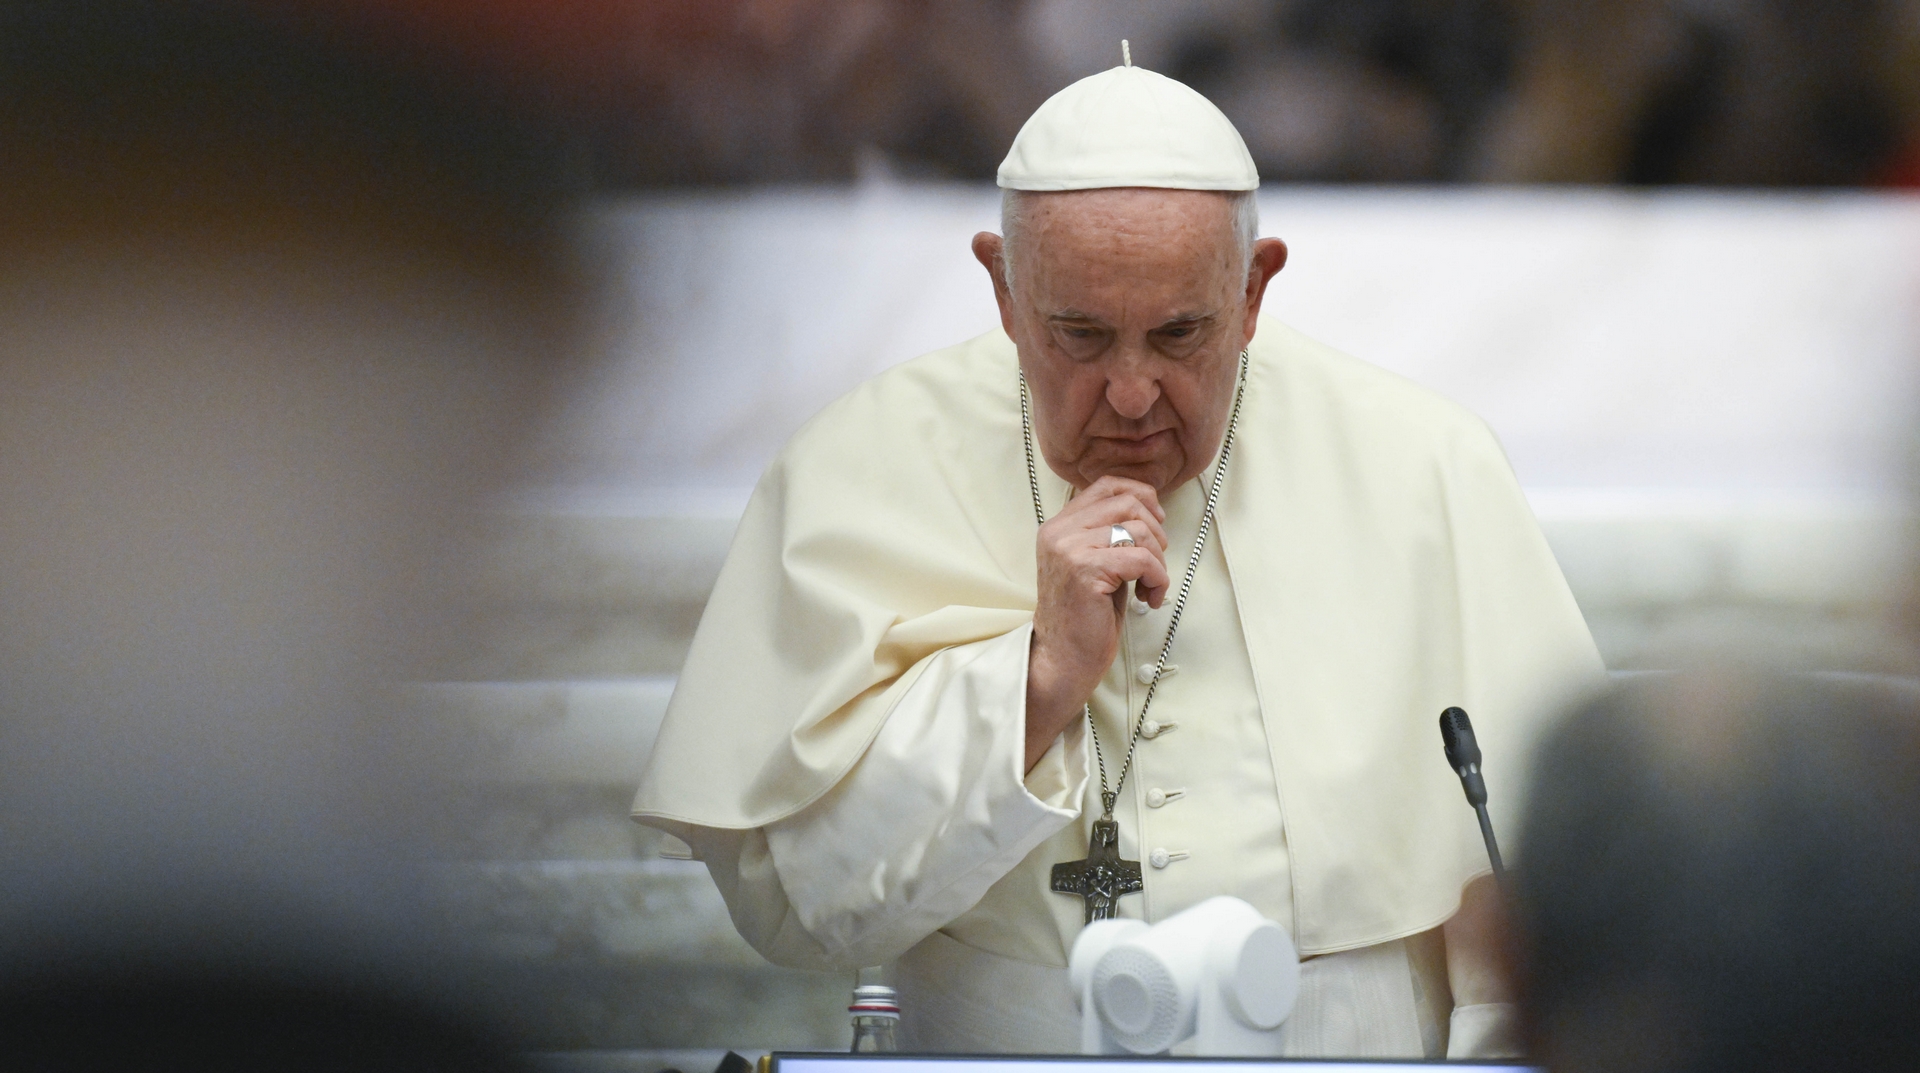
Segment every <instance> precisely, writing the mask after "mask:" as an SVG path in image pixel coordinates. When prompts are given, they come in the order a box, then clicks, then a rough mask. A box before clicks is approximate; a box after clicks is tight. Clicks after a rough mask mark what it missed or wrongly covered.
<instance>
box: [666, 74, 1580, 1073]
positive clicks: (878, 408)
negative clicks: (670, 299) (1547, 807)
mask: <svg viewBox="0 0 1920 1073" xmlns="http://www.w3.org/2000/svg"><path fill="white" fill-rule="evenodd" d="M1258 182H1259V180H1258V176H1257V175H1256V174H1255V172H1254V167H1253V163H1252V160H1251V159H1250V158H1249V157H1248V155H1247V152H1246V149H1245V147H1244V145H1243V144H1242V142H1241V140H1240V138H1239V135H1238V134H1237V133H1236V132H1235V131H1234V129H1233V127H1232V125H1231V124H1230V123H1228V122H1227V120H1226V117H1225V116H1223V115H1221V114H1220V112H1219V111H1218V110H1217V109H1215V108H1214V107H1213V106H1212V105H1211V104H1210V103H1208V102H1207V101H1206V100H1205V99H1204V98H1202V97H1200V96H1199V95H1198V94H1196V93H1194V92H1193V91H1192V90H1190V89H1188V88H1187V87H1185V86H1182V85H1180V84H1179V83H1177V82H1173V81H1171V80H1169V79H1165V78H1162V77H1160V76H1158V75H1155V74H1152V73H1150V72H1147V71H1143V70H1141V69H1139V68H1135V67H1132V66H1122V67H1117V68H1114V69H1112V70H1110V71H1107V72H1105V73H1103V74H1100V75H1095V76H1093V77H1091V78H1088V79H1084V80H1082V81H1081V82H1079V83H1076V84H1075V85H1073V86H1071V87H1068V88H1067V89H1066V90H1063V91H1062V92H1061V93H1059V94H1057V95H1056V96H1055V97H1054V98H1052V99H1051V100H1049V101H1048V102H1047V103H1046V104H1045V105H1043V106H1042V107H1041V109H1040V110H1039V111H1038V112H1036V113H1035V115H1034V116H1033V117H1032V119H1030V120H1029V121H1028V123H1027V125H1026V126H1025V127H1024V128H1023V129H1022V131H1021V132H1020V135H1019V137H1018V138H1017V139H1016V140H1015V143H1014V146H1013V148H1012V151H1011V152H1010V153H1009V155H1008V157H1007V161H1006V163H1005V164H1004V165H1002V168H1001V173H1000V184H1001V186H1002V187H1004V188H1006V191H1007V193H1006V196H1005V201H1004V221H1003V226H1002V231H1003V235H1001V236H995V235H991V234H982V235H979V236H977V237H976V238H975V240H974V245H973V252H974V255H975V256H976V257H977V258H978V259H979V261H980V262H981V264H982V265H984V266H985V268H986V270H987V273H988V275H989V276H990V277H991V279H992V282H993V289H994V294H995V297H996V299H997V300H998V302H999V306H1000V316H1001V329H1002V330H1000V331H995V332H992V333H989V334H987V335H984V336H981V337H980V338H978V339H975V340H973V341H971V342H968V343H963V344H961V345H959V346H956V347H953V348H951V349H948V350H943V351H939V352H937V353H934V354H930V355H927V356H925V357H923V358H920V359H919V360H916V361H912V362H908V363H906V364H904V365H902V366H900V367H898V368H896V369H894V370H892V371H890V372H887V373H885V374H883V375H881V376H879V377H876V378H875V379H874V380H872V381H870V382H868V383H867V384H865V385H862V386H861V387H860V388H858V389H856V390H855V391H854V392H852V393H851V394H849V395H847V396H846V397H844V398H842V399H840V400H839V401H838V402H836V403H834V404H833V405H831V406H829V407H828V408H827V409H826V410H825V411H823V412H822V413H821V414H820V415H819V416H818V417H816V418H815V419H814V420H813V421H812V422H810V423H809V424H808V425H807V426H806V427H805V428H804V429H802V430H801V432H800V433H799V434H798V435H796V436H795V437H794V439H793V441H792V443H791V444H789V446H788V447H787V449H786V450H785V452H784V453H783V454H782V455H781V457H780V458H779V459H778V460H777V461H776V462H775V463H774V464H773V466H772V467H771V468H770V469H769V470H768V472H767V474H766V476H765V477H764V478H763V480H762V481H761V484H760V486H759V488H758V489H757V490H756V492H755V494H754V497H753V500H752V502H751V503H750V505H749V506H748V508H747V513H746V515H745V517H744V518H743V519H742V522H741V526H740V530H739V534H738V535H737V537H736V538H735V542H734V546H733V549H732V551H731V552H730V554H729V556H728V560H727V565H726V568H725V569H724V570H723V571H722V574H721V576H720V579H719V582H718V584H717V585H716V587H715V589H714V593H713V596H712V598H711V601H710V602H709V604H708V607H707V611H706V615H705V617H704V619H703V620H702V622H701V625H700V630H699V633H698V634H697V636H696V637H695V640H694V646H693V650H692V652H691V654H690V655H689V657H688V660H687V664H686V667H685V670H684V671H683V673H682V677H681V680H680V686H679V689H678V691H677V692H676V694H675V697H674V700H673V704H672V706H671V708H670V710H669V712H668V716H667V720H666V723H665V725H664V727H663V729H662V731H661V735H660V738H659V743H658V745H657V746H656V749H655V752H654V756H653V759H652V761H651V763H650V765H649V768H648V771H647V773H646V776H645V778H644V780H643V783H642V786H641V789H640V793H639V796H638V799H637V800H636V802H635V816H636V817H637V818H639V819H640V820H641V821H642V822H645V823H648V824H652V825H654V826H657V827H660V828H663V829H665V830H668V831H671V832H673V833H675V834H678V835H680V836H681V837H682V838H684V839H686V841H687V842H688V843H689V844H691V845H692V846H693V848H694V850H695V852H696V854H697V855H698V856H699V857H700V859H702V860H703V861H705V862H706V863H707V866H708V868H709V869H710V871H711V872H712V874H713V877H714V879H715V881H716V882H717V883H718V885H719V887H720V889H721V892H722V893H723V894H724V895H725V896H726V899H727V903H728V905H729V907H730V909H731V911H732V913H733V918H734V923H735V925H736V926H737V927H738V928H739V930H740V932H741V934H742V935H744V936H745V937H746V938H747V939H748V941H749V942H751V943H753V945H754V946H755V947H756V948H757V949H758V950H760V951H761V952H762V953H764V954H765V955H766V956H767V957H769V958H771V959H772V960H774V961H777V962H781V963H783V964H791V965H799V966H811V967H821V968H825V967H842V968H844V967H852V966H863V965H874V964H879V963H883V962H892V963H893V969H892V971H893V974H894V979H895V981H896V983H897V984H898V985H899V987H900V989H901V999H902V1004H903V1012H904V1018H903V1021H902V1026H901V1027H902V1034H903V1036H904V1037H905V1039H904V1042H905V1044H906V1045H908V1046H911V1047H914V1048H916V1049H929V1050H931V1049H939V1050H967V1051H985V1050H1009V1051H1035V1052H1043V1051H1071V1050H1074V1049H1076V1047H1077V1043H1078V1014H1077V1012H1076V1007H1075V1003H1074V999H1073V996H1072V994H1071V992H1070V989H1069V987H1068V982H1067V974H1066V971H1065V965H1066V957H1067V951H1068V949H1069V947H1070V946H1071V944H1072V942H1073V939H1074V936H1075V935H1076V934H1077V933H1078V932H1079V930H1080V928H1081V927H1082V926H1084V924H1085V923H1086V922H1087V921H1089V920H1091V919H1094V918H1096V917H1101V916H1107V915H1114V914H1117V915H1122V916H1131V917H1139V918H1143V919H1147V920H1157V919H1161V918H1164V917H1166V916H1168V915H1171V914H1173V913H1175V912H1178V911H1179V910H1181V909H1183V908H1186V907H1187V906H1189V905H1192V904H1194V903H1196V902H1198V901H1200V900H1202V899H1205V898H1207V897H1210V896H1213V895H1217V894H1231V895H1235V896H1238V897H1240V898H1243V899H1245V900H1246V901H1248V902H1251V903H1252V904H1253V905H1254V906H1255V907H1256V908H1258V909H1260V910H1261V911H1262V912H1263V913H1265V914H1266V915H1267V916H1268V917H1270V918H1272V919H1274V920H1277V921H1279V922H1281V923H1282V924H1283V925H1284V926H1286V927H1287V928H1288V929H1289V930H1290V931H1291V933H1292V935H1293V937H1294V940H1295V943H1296V945H1297V946H1298V947H1299V949H1300V950H1301V952H1302V953H1303V955H1306V956H1307V958H1308V960H1307V961H1306V963H1305V964H1304V966H1303V970H1302V971H1303V991H1302V999H1301V1002H1300V1004H1299V1007H1298V1008H1297V1009H1296V1011H1295V1013H1294V1015H1293V1017H1292V1019H1291V1020H1290V1021H1289V1024H1288V1028H1287V1033H1288V1035H1287V1046H1288V1049H1289V1052H1290V1053H1298V1054H1334V1055H1339V1054H1349V1055H1368V1054H1373V1055H1402V1056H1420V1055H1424V1054H1443V1053H1446V1052H1447V1051H1448V1050H1449V1046H1448V1035H1449V1030H1450V1029H1451V1035H1452V1041H1451V1042H1452V1046H1451V1050H1452V1051H1453V1052H1454V1053H1469V1052H1472V1051H1474V1050H1476V1049H1478V1050H1486V1049H1497V1048H1498V1046H1499V1044H1498V1042H1497V1037H1498V1036H1499V1035H1500V1033H1501V1030H1502V1028H1503V1025H1504V1022H1505V1016H1504V1011H1505V1010H1506V1008H1507V1007H1506V1006H1505V1004H1504V1002H1503V1001H1502V1000H1503V999H1504V996H1503V995H1502V994H1500V992H1499V989H1498V987H1497V986H1496V985H1495V984H1494V983H1492V982H1490V981H1491V976H1490V974H1489V972H1488V970H1487V968H1486V966H1487V964H1488V959H1487V958H1486V957H1485V956H1483V955H1484V953H1485V951H1484V950H1483V947H1485V946H1486V944H1485V943H1484V942H1482V941H1480V940H1479V938H1478V935H1477V932H1476V931H1475V929H1473V928H1471V927H1469V926H1467V925H1468V924H1469V923H1470V922H1471V920H1472V919H1473V918H1474V916H1475V915H1476V914H1475V910H1474V908H1473V899H1472V898H1469V899H1468V908H1467V910H1466V911H1465V912H1464V913H1461V907H1462V891H1463V889H1467V888H1468V885H1469V882H1470V881H1472V880H1474V878H1475V877H1476V876H1477V875H1479V874H1480V873H1482V872H1484V871H1486V867H1487V865H1486V857H1485V854H1484V851H1483V849H1482V848H1481V845H1480V841H1479V838H1478V834H1477V828H1476V827H1475V825H1474V822H1473V819H1472V813H1471V812H1470V811H1469V810H1468V809H1467V808H1466V806H1465V804H1464V803H1463V802H1462V801H1461V800H1460V790H1459V787H1458V784H1457V782H1456V781H1455V780H1454V779H1453V776H1452V773H1451V772H1450V771H1449V769H1448V768H1447V766H1446V764H1445V763H1444V761H1443V760H1442V758H1441V753H1440V748H1439V743H1438V740H1437V734H1436V732H1435V730H1434V722H1433V721H1434V719H1435V716H1436V715H1437V714H1438V713H1439V711H1440V710H1441V709H1442V708H1444V707H1446V706H1447V705H1450V704H1460V705H1464V706H1466V707H1467V708H1469V709H1470V710H1471V711H1472V712H1473V714H1474V716H1475V718H1476V719H1477V720H1478V721H1479V723H1480V726H1481V728H1482V733H1481V737H1482V741H1483V742H1484V744H1485V746H1486V748H1487V749H1488V750H1489V751H1490V752H1492V753H1493V754H1494V755H1496V756H1512V757H1514V758H1515V760H1514V762H1513V763H1511V764H1509V765H1507V770H1512V769H1514V768H1518V767H1519V763H1518V755H1519V751H1520V750H1521V749H1522V748H1523V746H1524V741H1525V739H1526V738H1527V736H1528V735H1527V726H1528V723H1529V720H1530V718H1531V716H1532V713H1534V712H1537V711H1539V710H1540V706H1541V705H1542V704H1543V703H1546V702H1549V701H1550V700H1551V699H1552V697H1553V695H1554V694H1556V693H1557V692H1560V691H1563V690H1565V689H1569V688H1575V687H1576V686H1577V683H1578V682H1579V680H1580V679H1581V678H1583V677H1588V678H1590V677H1593V676H1596V675H1597V674H1598V673H1599V670H1600V665H1599V661H1598V658H1597V656H1596V654H1595V652H1594V649H1593V645H1592V641H1591V639H1590V638H1589V636H1588V634H1587V632H1586V628H1585V626H1584V624H1583V623H1582V621H1581V619H1580V615H1579V612H1578V610H1577V609H1576V608H1575V606H1574V603H1573V601H1572V599H1571V597H1570V596H1569V594H1568V592H1567V588H1566V585H1565V583H1564V581H1563V580H1562V579H1561V577H1560V574H1559V571H1558V569H1557V567H1556V566H1555V564H1554V562H1553V558H1552V556H1551V554H1550V553H1549V552H1548V550H1547V547H1546V545H1545V542H1544V541H1543V540H1542V538H1541V536H1540V533H1539V530H1538V527H1537V526H1536V525H1535V524H1534V522H1533V520H1532V517H1531V516H1530V514H1529V513H1528V511H1527V507H1526V504H1525V502H1524V501H1523V499H1522V498H1521V496H1520V493H1519V490H1518V488H1517V487H1516V485H1515V482H1514V480H1513V476H1512V473H1511V471H1510V469H1509V468H1508V466H1507V464H1506V461H1505V459H1504V457H1503V456H1502V454H1501V452H1500V450H1499V447H1498V445H1497V444H1496V443H1495V442H1494V439H1493V437H1492V435H1491V434H1490V433H1489V432H1488V431H1487V429H1486V428H1485V426H1484V425H1482V424H1481V423H1480V422H1478V421H1477V420H1475V419H1474V418H1472V417H1471V416H1470V415H1467V414H1465V413H1463V412H1462V411H1460V410H1458V409H1457V408H1455V407H1453V406H1451V405H1449V404H1447V403H1445V402H1443V401H1441V400H1439V399H1437V398H1435V397H1434V396H1432V395H1430V394H1428V393H1427V392H1425V391H1423V390H1421V389H1419V388H1417V387H1415V386H1413V385H1412V384H1409V383H1407V382H1405V381H1403V380H1400V379H1398V378H1396V377H1393V376H1390V375H1388V374H1386V373H1383V372H1380V371H1378V370H1376V369H1373V368H1370V367H1368V366H1366V365H1363V364H1361V363H1359V362H1357V361H1355V360H1353V359H1351V358H1347V357H1345V356H1343V355H1340V354H1337V353H1335V352H1333V351H1330V350H1328V349H1326V348H1324V347H1322V346H1320V345H1318V344H1316V343H1314V342H1312V341H1310V340H1308V339H1306V338H1304V337H1302V336H1300V335H1298V334H1297V333H1294V332H1292V331H1290V330H1288V329H1287V328H1285V327H1284V326H1282V325H1280V324H1278V323H1275V322H1273V321H1270V320H1269V321H1266V322H1264V323H1262V322H1260V320H1259V313H1260V308H1261V304H1262V301H1263V299H1264V297H1265V295H1266V289H1267V284H1268V282H1269V281H1270V280H1271V279H1272V278H1273V276H1274V274H1275V273H1277V272H1278V271H1280V269H1281V267H1282V266H1283V265H1284V264H1285V262H1286V256H1287V251H1286V247H1285V246H1284V245H1283V244H1281V243H1280V242H1279V241H1277V240H1274V239H1263V240H1258V241H1256V239H1255V236H1256V234H1257V230H1256V229H1257V221H1256V219H1255V212H1254V202H1253V193H1252V191H1253V190H1254V189H1255V188H1256V187H1257V185H1258ZM1256 328H1257V329H1258V332H1257V338H1256ZM1494 770H1495V772H1496V773H1498V772H1499V771H1500V770H1501V769H1500V765H1499V764H1497V763H1496V764H1495V766H1494ZM1505 789H1506V788H1504V787H1502V786H1498V785H1497V786H1496V800H1501V799H1502V798H1504V799H1506V800H1508V801H1511V800H1512V794H1511V793H1510V792H1505ZM1141 864H1144V865H1145V866H1146V867H1144V868H1142V867H1141ZM1103 865H1104V868H1105V874H1104V876H1094V877H1092V878H1091V879H1090V878H1089V873H1090V871H1091V870H1094V869H1096V868H1097V867H1100V866H1103ZM1472 889H1475V890H1477V889H1479V888H1478V887H1475V888H1472ZM1457 913H1458V914H1461V915H1460V916H1458V917H1456V914H1457ZM1450 920H1452V921H1453V924H1451V925H1449V924H1448V922H1449V921H1450ZM1456 1007H1458V1009H1456Z"/></svg>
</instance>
